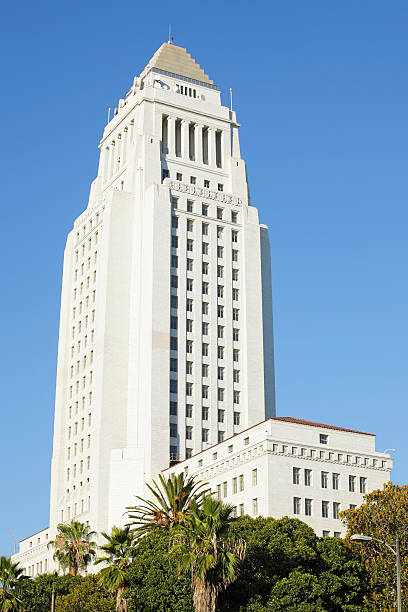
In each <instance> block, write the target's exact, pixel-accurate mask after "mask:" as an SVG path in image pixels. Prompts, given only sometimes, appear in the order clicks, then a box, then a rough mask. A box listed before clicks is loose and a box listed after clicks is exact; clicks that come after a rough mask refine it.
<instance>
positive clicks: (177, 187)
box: [165, 178, 242, 206]
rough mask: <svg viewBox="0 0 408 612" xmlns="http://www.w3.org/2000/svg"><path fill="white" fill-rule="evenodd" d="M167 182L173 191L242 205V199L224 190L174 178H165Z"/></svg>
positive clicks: (233, 204)
mask: <svg viewBox="0 0 408 612" xmlns="http://www.w3.org/2000/svg"><path fill="white" fill-rule="evenodd" d="M165 184H166V185H168V186H169V187H170V189H172V190H173V191H179V192H180V193H186V194H188V195H196V196H198V197H200V198H206V199H207V200H216V201H217V202H221V203H222V204H230V205H232V206H242V199H241V198H238V197H237V196H234V195H231V194H229V193H224V192H223V191H212V190H211V189H208V188H207V187H199V186H198V185H187V184H186V183H181V182H180V181H175V180H173V179H168V178H167V179H165Z"/></svg>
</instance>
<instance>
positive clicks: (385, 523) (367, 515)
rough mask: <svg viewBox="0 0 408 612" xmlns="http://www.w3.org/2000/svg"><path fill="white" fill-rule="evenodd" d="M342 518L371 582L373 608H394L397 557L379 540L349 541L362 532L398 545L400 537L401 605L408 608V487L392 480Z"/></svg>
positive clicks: (382, 610) (369, 592)
mask: <svg viewBox="0 0 408 612" xmlns="http://www.w3.org/2000/svg"><path fill="white" fill-rule="evenodd" d="M341 516H342V519H343V521H344V523H345V524H346V526H347V541H348V542H349V543H350V546H352V547H353V549H355V550H356V551H357V552H358V555H359V557H360V559H361V561H362V563H363V564H364V566H365V569H366V576H367V581H368V586H369V589H368V592H367V594H366V602H367V604H368V606H369V607H370V610H373V611H377V610H378V611H380V610H381V612H385V611H388V610H394V607H395V597H396V569H395V557H394V555H393V554H392V552H391V551H390V550H389V549H388V548H387V547H386V546H385V545H384V544H381V543H379V542H377V541H375V540H374V541H371V542H366V543H364V544H360V543H357V542H353V543H351V542H350V539H349V538H350V536H351V535H353V534H355V533H363V534H365V535H368V536H371V537H372V538H375V539H377V540H382V541H384V542H386V543H387V544H389V545H390V546H392V547H395V542H396V538H397V537H398V539H399V545H400V554H401V585H402V604H403V607H404V608H406V609H408V541H407V540H408V538H407V534H408V486H406V485H405V486H401V487H400V486H398V485H395V484H393V483H391V482H388V483H386V484H385V485H384V487H383V489H378V490H376V491H372V492H371V493H368V494H367V495H365V496H364V503H363V504H362V505H361V506H359V507H358V508H355V509H350V510H344V511H343V512H342V513H341Z"/></svg>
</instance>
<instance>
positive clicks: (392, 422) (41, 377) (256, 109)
mask: <svg viewBox="0 0 408 612" xmlns="http://www.w3.org/2000/svg"><path fill="white" fill-rule="evenodd" d="M146 7H147V8H146ZM169 22H171V23H172V27H173V32H174V39H175V40H174V42H175V43H176V44H179V45H182V46H186V47H187V49H188V50H189V51H190V52H191V54H192V56H193V57H195V58H196V59H197V61H198V62H199V63H200V64H201V65H202V66H203V67H204V69H205V70H206V72H208V74H209V75H210V77H211V78H212V79H214V81H215V82H216V83H217V84H218V85H219V86H220V87H221V88H222V90H223V92H224V99H225V100H226V101H227V100H228V95H227V94H228V90H229V87H232V88H233V92H234V93H233V95H234V106H235V108H236V110H237V112H238V118H239V121H240V122H241V124H242V128H241V150H242V154H243V156H244V158H245V160H246V162H247V164H248V173H249V180H250V188H251V194H252V200H253V203H254V204H255V205H256V206H257V207H258V208H259V211H260V216H261V220H262V222H264V223H266V224H268V226H269V228H270V233H271V242H272V270H273V297H274V324H275V337H276V342H275V350H276V379H277V406H278V414H279V415H281V416H283V415H292V416H296V417H300V418H305V419H310V420H317V421H322V422H327V423H331V424H335V425H339V426H346V427H351V428H357V429H363V430H365V431H369V432H375V433H377V448H378V450H384V449H385V448H389V447H392V448H396V449H397V452H396V453H395V460H396V464H395V470H394V472H393V475H392V477H393V480H395V481H396V482H399V483H404V482H406V480H407V473H406V472H407V464H408V448H407V444H406V435H407V433H406V432H407V425H408V423H407V346H408V337H407V335H408V334H407V312H408V308H407V302H408V288H407V255H408V252H407V251H408V249H407V231H408V214H407V193H408V172H407V164H408V127H407V108H408V99H407V98H408V81H407V65H408V46H407V31H408V3H407V2H406V0H401V1H398V0H396V1H393V0H391V1H390V2H384V1H383V0H381V1H379V0H362V1H359V2H355V1H352V0H342V1H335V0H332V1H331V2H327V0H310V1H309V2H305V1H304V0H296V1H291V0H285V1H283V0H281V1H280V2H276V1H268V2H266V1H265V2H257V1H253V2H240V1H239V2H228V1H227V2H219V1H217V2H214V0H209V1H207V2H206V3H205V4H198V3H192V2H186V1H185V0H181V1H179V2H177V3H176V2H163V1H158V2H154V3H153V2H152V3H146V4H145V3H140V2H135V1H134V0H132V1H131V2H130V1H129V0H122V1H121V2H116V3H115V2H106V0H98V2H96V1H94V0H87V1H86V2H83V1H81V2H79V1H78V0H73V1H71V2H69V3H61V2H57V3H56V2H50V1H49V0H46V1H42V2H41V1H40V2H27V1H23V2H18V3H13V2H8V3H6V4H4V5H3V8H2V25H1V30H2V31H1V36H0V47H1V58H2V67H1V76H0V82H1V89H2V96H1V103H2V112H1V117H2V139H1V140H2V146H1V147H0V158H1V159H0V167H1V170H2V177H3V178H2V200H3V207H2V224H1V233H2V236H1V241H0V248H1V251H2V252H1V258H0V262H1V266H2V273H1V279H2V283H1V289H2V299H1V301H0V308H1V317H0V323H1V328H2V329H1V338H2V348H3V350H2V357H1V369H0V372H1V378H2V384H1V389H2V398H1V411H2V418H1V430H0V453H1V465H2V477H1V491H2V492H1V497H0V525H1V527H0V554H2V553H6V554H8V553H11V552H12V537H11V533H10V532H12V533H14V534H15V536H16V538H17V539H19V538H22V537H27V536H29V535H30V534H31V533H33V532H35V531H37V530H39V529H41V528H43V527H45V526H47V525H48V522H47V521H48V503H49V472H50V458H51V440H52V425H53V423H52V421H53V401H54V389H55V371H56V356H57V334H58V317H59V300H60V286H61V270H62V257H63V249H64V243H65V237H66V234H67V233H68V231H69V230H70V228H71V226H72V222H73V220H74V219H75V218H76V217H77V216H78V215H79V214H80V213H81V211H82V210H83V209H84V208H85V207H86V205H87V198H88V190H89V184H90V181H91V180H92V179H93V178H94V176H95V174H96V169H97V161H98V149H97V145H98V141H99V138H100V136H101V134H102V129H103V127H104V125H105V120H106V116H107V108H108V106H111V107H114V106H115V105H116V103H117V100H118V99H119V98H120V97H122V96H123V94H124V93H125V92H126V91H127V89H128V88H129V86H130V84H131V82H132V79H133V76H134V75H135V74H138V73H139V72H140V71H141V70H142V69H143V67H144V66H145V64H146V63H147V61H148V60H149V58H150V57H151V56H152V55H153V53H154V52H155V51H156V49H157V48H158V47H159V46H160V44H161V43H162V42H163V41H165V40H166V39H167V36H168V24H169Z"/></svg>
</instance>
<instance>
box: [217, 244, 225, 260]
mask: <svg viewBox="0 0 408 612" xmlns="http://www.w3.org/2000/svg"><path fill="white" fill-rule="evenodd" d="M217 257H218V258H219V259H221V258H222V257H224V247H222V246H217Z"/></svg>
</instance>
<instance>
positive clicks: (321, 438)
mask: <svg viewBox="0 0 408 612" xmlns="http://www.w3.org/2000/svg"><path fill="white" fill-rule="evenodd" d="M319 441H320V444H327V443H328V441H329V436H328V435H326V434H320V435H319Z"/></svg>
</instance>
